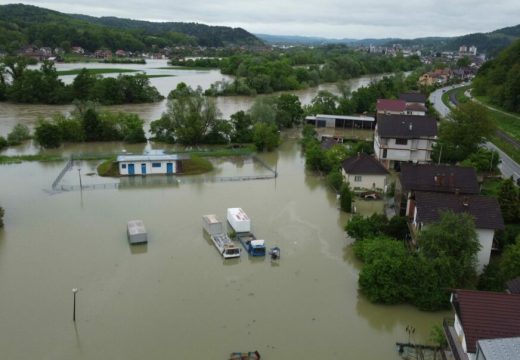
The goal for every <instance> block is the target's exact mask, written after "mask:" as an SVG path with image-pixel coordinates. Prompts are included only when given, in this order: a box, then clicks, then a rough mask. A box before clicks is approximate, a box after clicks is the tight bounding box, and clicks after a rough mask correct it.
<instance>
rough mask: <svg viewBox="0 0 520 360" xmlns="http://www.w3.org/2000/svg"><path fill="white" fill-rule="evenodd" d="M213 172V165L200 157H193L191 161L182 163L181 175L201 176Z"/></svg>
mask: <svg viewBox="0 0 520 360" xmlns="http://www.w3.org/2000/svg"><path fill="white" fill-rule="evenodd" d="M211 170H213V164H212V163H211V162H210V161H209V160H208V159H204V158H202V157H199V156H192V157H191V159H189V160H184V161H183V162H182V174H181V175H200V174H204V173H207V172H209V171H211Z"/></svg>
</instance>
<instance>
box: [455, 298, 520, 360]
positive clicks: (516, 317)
mask: <svg viewBox="0 0 520 360" xmlns="http://www.w3.org/2000/svg"><path fill="white" fill-rule="evenodd" d="M453 305H454V307H455V311H456V312H457V315H458V316H459V319H460V321H461V322H462V328H463V329H464V335H465V336H466V345H467V348H468V352H469V353H475V352H476V351H477V341H478V340H482V339H499V338H508V337H515V336H520V295H515V294H508V293H505V292H504V293H499V292H489V291H476V290H455V292H454V298H453Z"/></svg>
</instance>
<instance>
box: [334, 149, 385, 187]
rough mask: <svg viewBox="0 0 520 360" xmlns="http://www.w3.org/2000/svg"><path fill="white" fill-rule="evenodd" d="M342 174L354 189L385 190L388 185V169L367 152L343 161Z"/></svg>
mask: <svg viewBox="0 0 520 360" xmlns="http://www.w3.org/2000/svg"><path fill="white" fill-rule="evenodd" d="M341 174H342V175H343V179H344V180H345V182H348V183H349V184H350V186H351V187H352V188H353V189H354V190H376V191H380V192H383V191H384V190H385V187H386V185H387V177H388V170H386V169H385V167H384V166H383V165H382V164H381V163H380V162H379V161H377V159H375V158H373V157H372V156H370V155H367V154H358V155H355V156H352V157H350V158H348V159H346V160H345V161H343V163H342V164H341Z"/></svg>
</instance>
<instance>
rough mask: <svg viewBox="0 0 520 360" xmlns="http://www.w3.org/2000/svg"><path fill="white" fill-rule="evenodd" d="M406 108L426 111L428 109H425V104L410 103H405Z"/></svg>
mask: <svg viewBox="0 0 520 360" xmlns="http://www.w3.org/2000/svg"><path fill="white" fill-rule="evenodd" d="M406 110H411V111H424V112H426V110H428V109H426V106H424V105H421V104H410V105H406Z"/></svg>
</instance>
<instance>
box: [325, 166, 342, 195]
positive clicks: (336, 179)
mask: <svg viewBox="0 0 520 360" xmlns="http://www.w3.org/2000/svg"><path fill="white" fill-rule="evenodd" d="M326 181H327V184H328V185H329V186H330V187H331V188H332V189H333V190H334V191H335V192H339V191H340V189H341V186H342V185H343V175H341V171H339V170H338V169H336V170H332V171H331V172H329V173H328V174H327V177H326Z"/></svg>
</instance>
